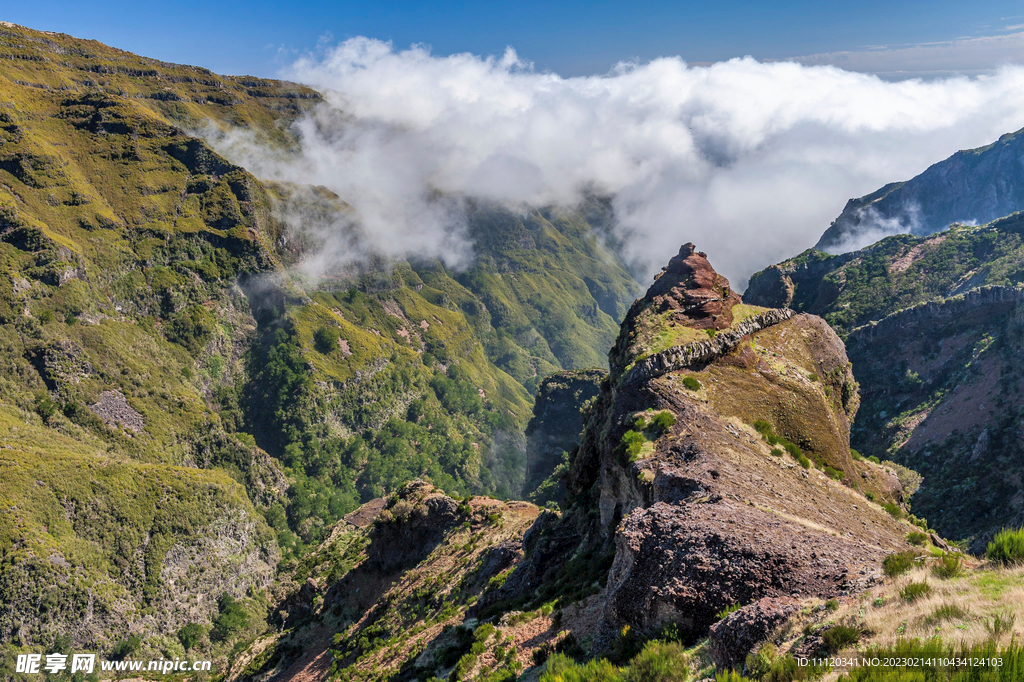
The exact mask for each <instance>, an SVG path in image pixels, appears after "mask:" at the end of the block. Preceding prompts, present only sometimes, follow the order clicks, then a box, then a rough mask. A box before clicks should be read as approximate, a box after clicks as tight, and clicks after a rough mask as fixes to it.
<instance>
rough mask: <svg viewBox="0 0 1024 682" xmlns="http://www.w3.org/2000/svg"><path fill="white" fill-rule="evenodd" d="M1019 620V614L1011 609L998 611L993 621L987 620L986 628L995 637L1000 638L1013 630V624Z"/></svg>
mask: <svg viewBox="0 0 1024 682" xmlns="http://www.w3.org/2000/svg"><path fill="white" fill-rule="evenodd" d="M1016 622H1017V616H1015V615H1014V614H1013V613H1012V612H1010V611H1003V612H1002V613H997V614H996V615H995V616H993V617H992V620H991V621H985V629H987V630H988V631H989V634H991V635H992V637H993V638H996V639H998V638H999V637H1002V636H1003V635H1005V634H1007V633H1010V632H1013V625H1014V623H1016Z"/></svg>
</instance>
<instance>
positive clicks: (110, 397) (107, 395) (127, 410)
mask: <svg viewBox="0 0 1024 682" xmlns="http://www.w3.org/2000/svg"><path fill="white" fill-rule="evenodd" d="M89 409H90V410H92V411H93V413H94V414H95V415H96V416H97V417H99V418H100V419H102V420H103V421H104V422H106V423H107V426H115V427H116V426H118V425H120V426H122V427H123V428H125V429H128V430H129V431H134V432H139V431H141V430H142V429H143V428H145V426H146V422H145V420H144V419H143V418H142V415H141V414H139V413H138V412H136V411H135V410H133V409H132V407H131V405H129V404H128V401H127V400H125V397H124V393H121V391H103V393H101V394H100V399H99V400H97V401H96V403H95V404H93V405H90V406H89Z"/></svg>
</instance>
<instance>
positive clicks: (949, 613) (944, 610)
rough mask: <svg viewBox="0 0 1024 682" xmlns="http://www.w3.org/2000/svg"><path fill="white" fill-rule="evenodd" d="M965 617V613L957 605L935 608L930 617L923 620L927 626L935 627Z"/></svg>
mask: <svg viewBox="0 0 1024 682" xmlns="http://www.w3.org/2000/svg"><path fill="white" fill-rule="evenodd" d="M966 616H967V611H966V610H964V608H963V607H961V606H959V605H958V604H943V605H942V606H939V607H936V609H935V610H934V611H932V613H931V615H930V616H928V617H927V618H926V619H925V622H926V623H927V624H928V625H936V624H938V623H943V622H945V621H951V620H962V619H963V618H965V617H966Z"/></svg>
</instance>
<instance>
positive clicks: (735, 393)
mask: <svg viewBox="0 0 1024 682" xmlns="http://www.w3.org/2000/svg"><path fill="white" fill-rule="evenodd" d="M725 287H727V282H725V281H724V279H723V278H720V277H719V276H717V274H715V273H714V270H713V269H711V267H710V264H708V263H707V260H706V259H705V258H703V256H701V255H700V254H699V253H698V252H696V250H695V249H694V248H693V247H692V246H689V245H688V246H686V247H684V248H683V249H682V251H681V252H680V255H679V256H677V257H676V258H674V259H673V262H672V264H671V265H670V266H669V268H667V269H666V271H665V273H664V274H663V275H661V276H660V277H659V278H658V280H657V281H656V282H655V284H654V286H652V287H651V290H650V291H649V292H648V294H647V296H645V297H644V298H643V299H641V300H638V301H637V302H636V303H635V304H634V306H633V308H632V309H631V311H630V315H629V316H628V317H627V321H626V323H624V324H623V327H622V332H621V334H620V336H619V340H618V342H617V344H616V348H615V350H613V353H612V368H613V375H614V374H615V373H616V371H617V369H619V370H620V371H621V370H622V369H625V368H626V367H627V365H626V364H625V363H627V362H628V361H630V360H631V359H632V360H634V361H635V367H633V368H632V371H633V372H635V375H626V377H624V378H623V379H622V380H619V381H616V380H614V376H613V381H612V382H610V384H609V385H606V386H605V387H604V388H603V390H602V392H601V394H600V395H599V396H598V397H597V399H596V400H595V401H594V404H593V407H592V409H591V410H590V412H589V415H590V416H589V420H588V423H587V425H586V428H585V429H584V431H583V434H582V436H581V440H580V445H579V448H578V450H577V452H576V453H575V455H574V457H573V459H572V462H571V465H570V474H569V477H568V481H569V488H570V499H571V500H577V501H578V502H577V504H578V505H579V507H578V508H576V509H573V508H570V512H569V513H565V514H563V516H562V517H561V518H560V519H559V520H558V521H557V522H556V521H554V520H553V519H538V521H537V523H536V524H535V527H534V529H531V531H530V532H529V533H528V534H527V537H526V538H524V548H525V549H526V557H525V558H524V560H523V561H522V562H521V563H520V564H519V566H518V567H517V569H516V570H515V572H514V573H513V574H512V575H511V576H510V577H509V578H508V580H507V581H506V583H505V586H504V587H503V588H502V590H501V592H502V594H501V598H503V599H512V598H516V597H517V596H523V595H528V594H530V593H531V591H532V590H534V589H536V586H537V585H540V584H544V583H546V582H547V581H550V580H554V579H556V578H558V577H559V576H562V578H563V579H564V580H572V579H573V578H574V576H572V575H570V574H564V575H563V574H562V573H560V571H572V570H575V569H571V568H567V567H568V566H569V562H570V561H571V560H572V558H573V557H580V556H591V557H596V556H599V555H602V554H603V553H604V552H607V551H608V550H609V549H612V550H613V551H614V559H613V561H612V563H611V568H610V570H609V571H608V574H607V583H606V585H605V587H604V590H603V592H602V594H601V598H602V606H601V607H600V608H601V613H602V623H603V625H602V626H601V627H600V628H598V630H597V631H595V633H596V634H595V636H596V637H598V638H599V639H609V637H610V638H614V636H615V634H614V633H616V632H618V630H619V629H620V628H621V626H622V625H626V624H628V625H630V626H631V627H632V628H633V629H634V630H635V631H637V632H643V633H646V634H654V633H656V632H657V631H658V630H659V629H660V628H661V627H663V626H665V625H667V624H670V623H672V624H675V626H676V627H678V628H679V630H680V631H681V632H682V633H684V634H686V635H688V636H691V637H702V636H705V635H706V634H707V632H708V629H709V627H710V626H711V625H712V624H713V623H714V622H715V620H716V614H717V613H718V612H720V611H721V610H722V609H724V608H726V607H728V606H731V605H733V604H750V603H752V602H756V601H757V600H760V599H764V598H771V599H789V598H800V597H808V596H814V597H831V596H837V595H841V594H845V593H850V592H856V591H859V590H863V589H865V588H867V587H868V586H869V585H870V584H872V582H873V581H876V580H879V579H880V578H881V574H882V571H881V560H882V558H884V556H885V555H886V554H888V553H890V552H892V551H896V550H898V549H901V548H904V547H906V546H907V545H906V541H905V533H906V530H905V527H904V526H902V525H901V524H900V523H899V522H898V521H896V520H895V519H893V518H892V517H891V516H889V515H888V514H887V513H886V512H884V511H882V510H881V509H878V508H877V507H875V506H873V505H870V504H868V503H867V501H866V500H865V498H864V497H863V495H862V494H861V493H860V492H858V491H856V490H854V489H852V488H851V487H849V486H847V485H846V484H844V483H841V482H837V481H835V480H832V479H831V478H830V477H829V476H828V475H826V473H825V472H826V471H830V472H832V474H833V476H835V477H838V478H843V479H845V481H850V482H851V484H856V485H858V486H860V489H861V490H870V491H873V492H874V493H875V494H876V495H881V494H882V491H881V489H880V487H881V486H880V483H879V481H877V480H876V477H871V478H868V479H862V478H861V477H860V476H859V474H860V471H861V469H862V468H864V467H866V466H867V465H863V466H861V465H860V464H855V463H854V461H853V459H852V458H851V456H850V453H849V428H850V421H851V419H852V418H853V416H854V415H855V414H856V412H857V409H858V406H859V399H858V396H857V385H856V382H855V381H854V380H853V375H852V372H851V370H850V363H849V361H848V360H847V357H846V354H845V350H844V347H843V343H842V341H841V340H840V339H839V337H838V336H836V334H835V332H833V331H832V330H831V329H830V328H829V326H828V325H827V324H825V322H824V321H823V320H821V319H820V318H817V317H814V316H811V315H806V314H794V313H793V312H792V311H788V310H770V311H764V312H760V313H759V312H757V311H756V310H755V311H751V310H749V309H745V310H744V311H743V312H744V315H745V317H744V318H743V319H742V320H740V321H739V322H737V323H736V324H730V325H728V326H729V327H730V328H729V329H728V330H727V331H722V330H719V331H717V333H715V334H708V335H707V336H708V337H711V338H710V339H709V342H708V343H707V345H708V347H709V348H711V349H712V350H710V351H708V352H707V353H706V354H704V355H702V356H701V358H700V360H699V361H696V362H690V361H688V360H687V359H685V358H684V359H683V360H682V361H679V362H675V361H672V362H664V361H662V359H661V358H659V355H658V354H654V355H651V356H650V357H649V358H646V359H644V358H641V359H639V360H636V354H637V353H640V352H643V349H644V347H645V346H648V342H649V340H650V339H652V338H656V337H657V335H659V334H661V333H663V332H664V333H667V334H668V335H669V336H670V337H671V336H672V335H674V334H676V332H674V331H672V329H673V327H672V325H676V326H677V327H678V325H685V326H688V327H690V328H691V329H693V328H696V329H704V328H711V327H706V326H705V325H709V324H711V323H712V322H715V323H717V321H718V320H721V319H723V318H722V316H723V315H724V314H725V312H726V309H731V308H733V307H735V304H736V298H735V296H734V295H733V294H732V293H731V292H729V291H728V290H727V289H726V288H725ZM658 310H664V311H665V312H657V311H658ZM716 315H717V316H718V317H717V319H715V316H716ZM759 318H760V319H759ZM729 319H730V320H731V319H732V318H731V317H730V318H729ZM752 321H753V322H752ZM763 321H767V322H768V324H763V323H761V322H763ZM748 322H751V324H749V325H747V323H748ZM633 324H643V325H646V328H645V329H644V330H643V334H638V332H637V328H636V327H635V326H633ZM659 325H660V326H659ZM745 325H746V326H745ZM666 330H667V331H666ZM644 335H646V336H644ZM677 337H678V338H694V335H692V334H690V333H687V332H684V333H682V334H678V335H677ZM719 337H722V345H721V346H717V345H716V344H714V341H715V340H716V339H718V338H719ZM704 344H705V342H703V341H701V342H699V343H696V344H692V346H693V347H698V346H699V347H703V345H704ZM680 348H686V346H679V347H676V348H674V349H673V348H670V349H669V350H668V351H665V353H666V355H665V357H667V355H671V354H672V353H677V354H678V351H679V349H680ZM648 360H650V361H652V362H651V363H650V366H648V365H647V364H644V363H645V362H646V361H648ZM638 368H642V369H640V370H639V371H638ZM652 368H653V369H652ZM684 379H687V380H689V379H693V380H695V381H684ZM659 412H668V413H670V414H671V415H672V416H673V418H674V423H670V425H669V426H668V427H658V428H657V429H654V427H650V426H648V427H644V426H637V424H638V421H637V416H638V415H639V414H648V415H651V416H653V415H654V414H657V413H659ZM642 423H647V424H651V423H653V422H651V420H650V418H648V419H646V420H645V421H644V422H642ZM755 423H759V424H761V427H760V428H762V429H768V430H769V432H770V433H771V434H772V435H773V437H778V438H782V439H784V442H789V443H791V444H794V445H797V446H798V447H799V449H800V451H801V452H802V453H803V456H806V458H807V465H808V468H806V469H805V468H804V467H802V466H801V465H800V464H799V463H798V462H797V460H796V459H795V458H794V457H792V456H790V455H789V454H786V453H785V452H784V451H783V450H782V449H781V447H776V448H775V449H774V450H773V447H772V445H770V444H769V442H768V440H767V439H766V438H765V436H764V435H762V433H759V432H758V431H756V430H755V429H754V428H753V425H754V424H755ZM636 429H639V431H637V430H636ZM627 431H633V433H634V434H639V435H640V436H642V439H640V442H641V444H642V447H641V448H640V449H639V450H637V449H636V448H634V449H632V450H629V449H628V448H627V447H626V441H624V440H623V436H624V434H625V433H626V432H627ZM640 431H642V433H640ZM632 438H633V439H634V440H633V442H634V443H635V442H637V441H636V436H635V435H634V436H633V437H632ZM819 469H820V470H819ZM872 472H874V469H872ZM571 512H576V513H571ZM609 545H610V546H611V547H609ZM752 619H753V620H754V621H756V622H761V620H763V621H764V622H765V623H767V622H769V621H771V620H772V618H769V617H768V615H766V614H764V615H758V616H757V617H756V618H755V617H753V616H752ZM752 627H753V626H752ZM758 627H763V628H767V627H768V625H762V626H758ZM751 632H752V633H753V632H754V631H753V630H751ZM722 636H723V637H724V636H725V635H724V632H723V635H722ZM754 636H755V635H754V634H749V635H747V634H743V635H739V634H737V635H735V638H736V639H737V640H739V641H741V645H742V644H745V642H743V641H742V640H743V638H744V637H749V638H752V637H754ZM757 636H759V635H757ZM610 641H611V640H610V639H609V641H608V642H606V644H610ZM737 646H740V645H737ZM744 653H745V652H744ZM736 655H740V654H739V653H737V654H736Z"/></svg>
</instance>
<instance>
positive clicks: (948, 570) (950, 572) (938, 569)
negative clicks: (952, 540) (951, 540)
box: [932, 552, 964, 580]
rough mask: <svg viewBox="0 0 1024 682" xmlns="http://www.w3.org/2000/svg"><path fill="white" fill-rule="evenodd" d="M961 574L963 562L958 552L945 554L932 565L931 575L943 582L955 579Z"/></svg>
mask: <svg viewBox="0 0 1024 682" xmlns="http://www.w3.org/2000/svg"><path fill="white" fill-rule="evenodd" d="M963 572H964V562H963V558H962V556H961V555H960V553H959V552H956V553H953V552H947V553H946V554H943V555H942V556H941V557H939V558H938V560H937V561H936V562H935V563H933V564H932V575H934V576H935V577H937V578H941V579H943V580H949V579H951V578H957V577H959V576H960V575H962V574H963Z"/></svg>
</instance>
